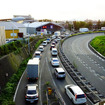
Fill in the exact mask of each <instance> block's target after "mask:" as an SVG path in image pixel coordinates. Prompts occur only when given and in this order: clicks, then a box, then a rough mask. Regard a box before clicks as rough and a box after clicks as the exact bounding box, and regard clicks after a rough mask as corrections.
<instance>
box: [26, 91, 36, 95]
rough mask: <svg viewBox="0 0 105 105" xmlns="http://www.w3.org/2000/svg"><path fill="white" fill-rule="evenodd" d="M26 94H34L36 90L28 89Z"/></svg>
mask: <svg viewBox="0 0 105 105" xmlns="http://www.w3.org/2000/svg"><path fill="white" fill-rule="evenodd" d="M27 94H36V90H28V91H27Z"/></svg>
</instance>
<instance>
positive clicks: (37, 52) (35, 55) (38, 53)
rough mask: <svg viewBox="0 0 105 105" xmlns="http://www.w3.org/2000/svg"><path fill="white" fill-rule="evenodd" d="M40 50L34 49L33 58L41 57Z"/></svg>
mask: <svg viewBox="0 0 105 105" xmlns="http://www.w3.org/2000/svg"><path fill="white" fill-rule="evenodd" d="M41 56H42V55H41V52H40V51H36V52H35V53H34V58H39V59H41Z"/></svg>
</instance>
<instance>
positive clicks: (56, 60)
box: [51, 58, 59, 66]
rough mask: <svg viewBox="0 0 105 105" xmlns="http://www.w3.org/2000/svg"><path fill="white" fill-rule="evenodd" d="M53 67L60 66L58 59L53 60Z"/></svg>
mask: <svg viewBox="0 0 105 105" xmlns="http://www.w3.org/2000/svg"><path fill="white" fill-rule="evenodd" d="M51 65H52V66H59V60H58V58H51Z"/></svg>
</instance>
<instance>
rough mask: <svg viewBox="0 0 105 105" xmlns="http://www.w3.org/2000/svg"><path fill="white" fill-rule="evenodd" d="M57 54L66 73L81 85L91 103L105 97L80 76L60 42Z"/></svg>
mask: <svg viewBox="0 0 105 105" xmlns="http://www.w3.org/2000/svg"><path fill="white" fill-rule="evenodd" d="M58 55H59V58H60V60H61V62H62V64H63V66H64V67H65V69H66V70H67V72H68V74H69V75H70V76H71V77H72V79H73V80H74V81H75V82H76V83H77V85H78V86H80V87H81V89H82V90H83V91H84V92H85V94H86V96H87V97H88V98H89V99H90V100H91V102H92V103H93V104H96V103H98V102H100V101H102V100H104V99H105V96H104V95H102V94H101V93H99V92H98V91H97V89H96V88H95V87H93V86H92V85H91V84H90V82H89V81H87V80H86V79H85V77H84V76H82V74H81V73H80V72H79V71H78V70H77V69H76V68H75V67H74V66H73V65H72V63H71V62H70V61H69V60H68V58H67V57H66V56H65V54H64V52H63V50H62V47H61V42H60V43H59V46H58Z"/></svg>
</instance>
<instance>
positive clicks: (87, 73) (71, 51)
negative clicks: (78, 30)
mask: <svg viewBox="0 0 105 105" xmlns="http://www.w3.org/2000/svg"><path fill="white" fill-rule="evenodd" d="M100 35H103V34H102V33H95V34H86V35H79V36H74V37H71V38H69V39H67V40H65V41H64V43H63V45H62V48H63V52H64V54H65V55H66V57H67V58H68V59H69V60H70V62H71V63H72V64H73V65H74V66H75V67H76V68H77V70H78V71H79V72H80V73H81V74H82V75H83V76H84V77H85V78H86V80H88V81H89V82H90V83H91V85H92V86H93V87H95V88H96V89H97V90H98V92H99V93H101V94H103V95H104V96H105V88H104V87H105V60H104V59H102V58H101V57H99V56H98V55H96V54H95V53H94V52H92V51H91V50H90V49H89V47H88V42H89V41H90V40H91V39H93V38H94V37H96V36H100Z"/></svg>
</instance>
